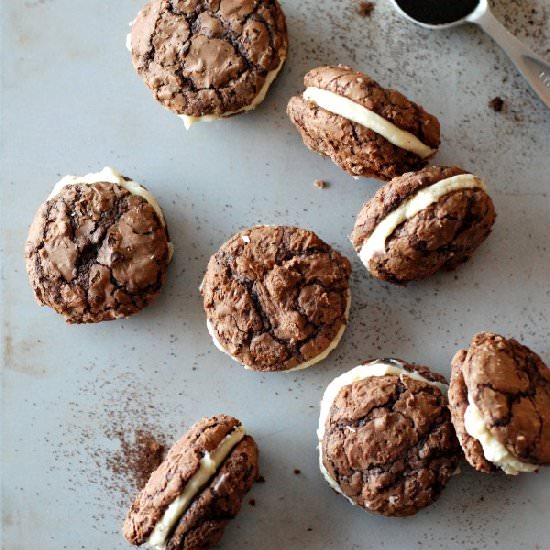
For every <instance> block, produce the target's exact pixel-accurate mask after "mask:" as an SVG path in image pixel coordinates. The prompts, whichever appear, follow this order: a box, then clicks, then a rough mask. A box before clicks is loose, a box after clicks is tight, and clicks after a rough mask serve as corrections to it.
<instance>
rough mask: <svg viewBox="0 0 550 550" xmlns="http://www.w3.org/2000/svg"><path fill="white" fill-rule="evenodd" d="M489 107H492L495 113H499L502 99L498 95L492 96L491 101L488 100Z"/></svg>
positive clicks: (502, 104) (502, 105)
mask: <svg viewBox="0 0 550 550" xmlns="http://www.w3.org/2000/svg"><path fill="white" fill-rule="evenodd" d="M489 107H491V109H493V111H495V112H496V113H499V112H500V111H502V108H503V107H504V99H502V98H501V97H499V96H496V97H494V98H493V99H491V101H489Z"/></svg>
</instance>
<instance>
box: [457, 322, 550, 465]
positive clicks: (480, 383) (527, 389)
mask: <svg viewBox="0 0 550 550" xmlns="http://www.w3.org/2000/svg"><path fill="white" fill-rule="evenodd" d="M449 402H450V407H451V413H452V419H453V424H454V426H455V429H456V433H457V434H458V438H459V440H460V443H461V445H462V448H463V450H464V454H465V455H466V459H467V460H468V462H469V463H470V464H471V465H472V466H473V467H474V468H475V469H476V470H479V471H480V472H492V471H496V470H499V469H500V470H503V471H504V472H505V473H507V474H512V475H515V474H518V473H520V472H533V471H535V470H537V469H538V467H539V466H543V465H550V369H549V368H548V367H547V366H546V365H545V364H544V363H543V362H542V360H541V358H540V357H539V356H538V355H537V354H536V353H535V352H533V351H531V350H530V349H529V348H528V347H526V346H523V345H522V344H520V343H519V342H518V341H516V340H513V339H510V340H508V339H506V338H504V337H503V336H499V335H497V334H493V333H490V332H480V333H479V334H476V335H475V336H474V338H473V340H472V343H471V344H470V347H469V348H468V349H467V350H460V351H458V352H457V353H456V355H455V356H454V358H453V361H452V375H451V385H450V388H449Z"/></svg>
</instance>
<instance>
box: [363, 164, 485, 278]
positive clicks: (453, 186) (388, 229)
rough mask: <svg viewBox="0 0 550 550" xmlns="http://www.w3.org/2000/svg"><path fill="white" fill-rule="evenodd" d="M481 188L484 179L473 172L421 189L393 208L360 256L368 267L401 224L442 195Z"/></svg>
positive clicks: (384, 249) (482, 187) (364, 245)
mask: <svg viewBox="0 0 550 550" xmlns="http://www.w3.org/2000/svg"><path fill="white" fill-rule="evenodd" d="M471 188H480V189H483V190H484V191H485V190H486V187H485V184H484V183H483V181H482V180H481V179H479V178H477V177H476V176H474V175H472V174H460V175H458V176H452V177H450V178H445V179H443V180H440V181H438V182H437V183H434V184H433V185H430V186H429V187H426V188H425V189H421V190H420V191H418V193H416V195H414V196H413V197H411V198H410V199H408V200H406V201H404V202H403V203H401V204H400V205H399V206H398V207H397V208H396V209H395V210H392V211H391V212H390V213H389V214H388V215H387V216H386V217H385V218H384V219H383V220H382V221H381V222H380V223H379V224H378V225H377V226H376V228H375V230H374V231H373V233H372V234H371V236H370V237H369V238H368V239H367V240H366V241H365V242H364V243H363V246H362V247H361V250H360V252H359V257H360V258H361V261H362V262H363V264H364V265H365V266H366V267H367V268H368V266H369V262H370V260H371V259H372V258H374V257H375V256H377V255H382V254H384V253H385V251H386V239H387V238H388V237H389V236H390V235H391V234H392V233H393V232H394V231H395V230H396V229H397V227H398V226H399V225H401V224H402V223H403V222H406V221H407V220H410V219H411V218H413V217H414V216H416V215H417V214H418V213H419V212H420V211H421V210H424V209H426V208H428V206H430V205H431V204H433V203H436V202H438V201H439V200H440V199H441V198H442V197H444V196H445V195H448V194H449V193H452V192H453V191H458V190H459V189H471Z"/></svg>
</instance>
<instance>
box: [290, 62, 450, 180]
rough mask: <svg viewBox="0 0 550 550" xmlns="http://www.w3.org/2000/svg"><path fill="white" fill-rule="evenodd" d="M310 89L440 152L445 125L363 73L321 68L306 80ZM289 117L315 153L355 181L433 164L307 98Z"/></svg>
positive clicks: (294, 103)
mask: <svg viewBox="0 0 550 550" xmlns="http://www.w3.org/2000/svg"><path fill="white" fill-rule="evenodd" d="M304 85H305V87H306V88H308V87H314V88H320V89H322V90H327V91H329V92H333V93H335V94H337V95H339V96H342V97H345V98H347V99H349V100H351V101H353V102H355V103H358V104H359V105H361V106H363V107H365V108H366V109H368V110H369V111H372V112H374V113H376V114H377V115H379V116H381V117H382V118H384V119H385V120H387V121H388V122H391V123H392V124H394V125H395V126H397V127H398V128H399V129H401V130H404V131H406V132H409V133H411V134H413V135H414V136H416V137H417V138H418V139H419V140H420V141H421V142H422V143H424V144H425V145H428V146H430V147H431V148H433V149H437V148H438V147H439V142H440V130H439V121H438V120H437V118H436V117H435V116H433V115H431V114H429V113H427V112H426V111H425V110H424V109H423V108H422V107H421V106H420V105H418V104H416V103H414V102H412V101H410V100H408V99H407V98H406V97H405V96H404V95H403V94H401V93H400V92H398V91H397V90H392V89H386V88H383V87H382V86H380V85H379V84H378V83H377V82H376V81H375V80H373V79H372V78H370V77H369V76H367V75H365V74H363V73H359V72H356V71H354V70H353V69H351V68H349V67H344V66H329V67H318V68H316V69H312V70H311V71H309V72H308V73H307V74H306V75H305V77H304ZM287 113H288V115H289V117H290V120H291V121H292V122H293V124H294V125H295V126H296V128H297V129H298V131H299V132H300V134H301V135H302V139H303V140H304V143H305V145H306V146H307V147H308V148H309V149H311V150H312V151H316V152H318V153H320V154H322V155H324V156H327V157H329V158H330V159H331V160H332V161H333V162H334V163H335V164H337V165H338V166H340V168H342V169H343V170H345V171H346V172H348V173H349V174H351V175H352V176H365V177H375V178H379V179H382V180H389V179H391V178H393V177H395V176H398V175H401V174H403V173H404V172H407V171H410V170H418V169H420V168H422V167H423V166H425V165H426V164H427V158H421V157H419V156H418V155H417V154H415V153H412V152H410V151H407V150H405V149H402V148H400V147H398V146H396V145H393V144H392V143H390V142H389V141H387V140H386V139H385V138H384V137H383V136H382V135H380V134H378V133H376V132H374V131H373V130H371V129H369V128H367V127H366V126H363V125H362V124H359V123H357V122H352V121H350V120H348V119H346V118H345V117H343V116H340V115H338V114H335V113H332V112H330V111H328V110H326V109H323V108H321V107H319V106H318V105H316V104H315V103H314V102H312V101H308V100H306V99H304V98H303V97H302V96H295V97H293V98H291V100H290V101H289V103H288V107H287Z"/></svg>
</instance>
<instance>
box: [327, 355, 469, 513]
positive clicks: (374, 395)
mask: <svg viewBox="0 0 550 550" xmlns="http://www.w3.org/2000/svg"><path fill="white" fill-rule="evenodd" d="M446 390H447V386H446V380H445V378H444V377H442V376H441V375H438V374H435V373H433V372H431V371H430V370H429V369H428V368H427V367H421V366H418V365H412V364H410V363H407V362H405V361H401V360H397V359H379V360H375V361H370V362H368V363H365V364H363V365H360V366H358V367H356V368H354V369H352V370H351V371H349V372H346V373H344V374H342V375H340V376H339V377H337V378H335V379H334V380H333V381H332V382H331V383H330V384H329V386H328V387H327V389H326V391H325V393H324V395H323V399H322V401H321V413H320V416H319V429H318V438H319V465H320V468H321V472H322V473H323V476H324V477H325V479H326V480H327V482H328V483H329V484H330V486H331V487H332V488H333V489H334V490H335V491H337V492H338V493H341V494H342V495H344V496H345V497H346V498H347V499H348V500H349V501H350V502H351V503H352V504H356V505H359V506H362V507H364V508H365V509H367V510H369V511H371V512H376V513H379V514H383V515H388V516H406V515H411V514H415V513H416V512H417V511H418V510H420V509H421V508H424V507H425V506H428V505H429V504H431V503H432V502H434V501H435V500H436V499H437V498H439V495H440V493H441V491H442V489H443V487H444V486H445V485H446V483H447V482H448V480H449V479H450V477H451V476H452V475H453V474H454V472H455V471H456V467H457V465H458V462H459V459H460V446H459V444H458V441H457V439H456V436H455V433H454V429H453V426H452V424H451V419H450V413H449V410H448V407H447V404H448V403H447V397H446Z"/></svg>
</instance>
